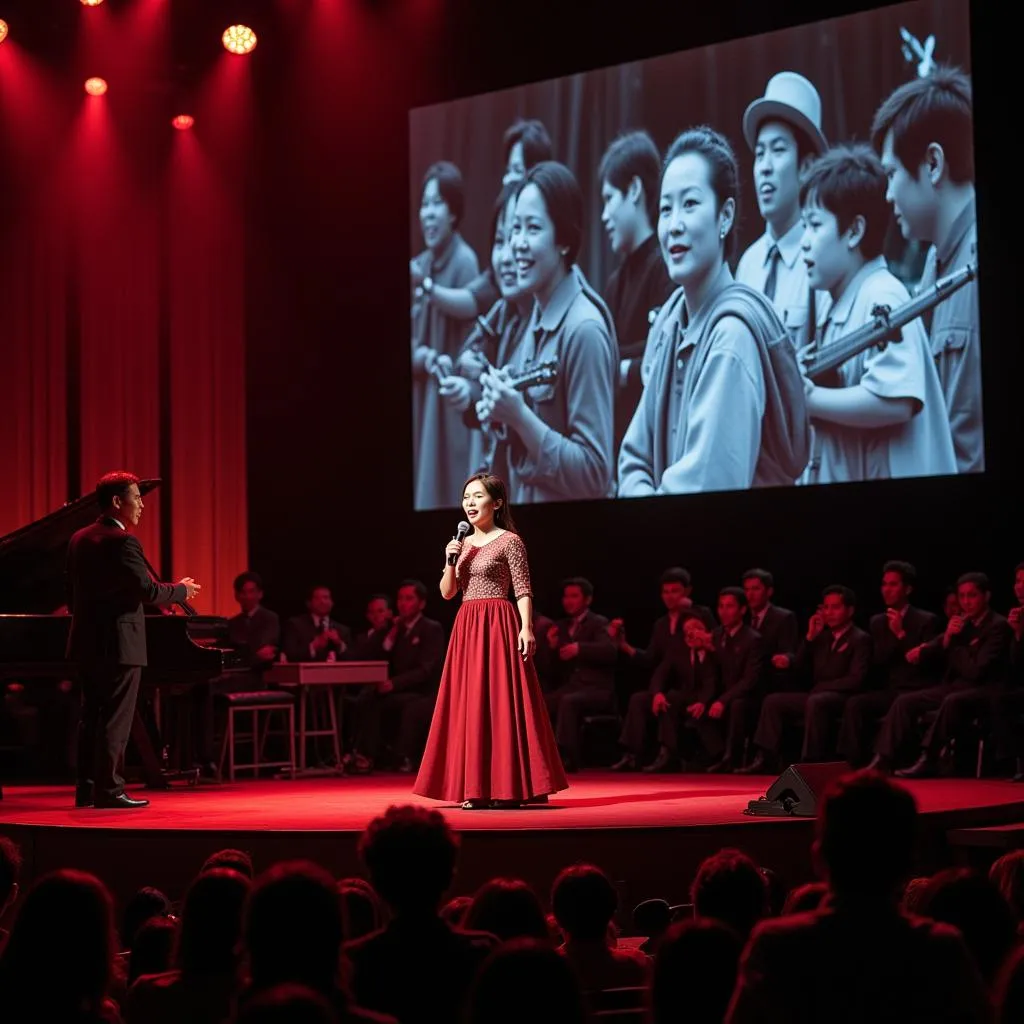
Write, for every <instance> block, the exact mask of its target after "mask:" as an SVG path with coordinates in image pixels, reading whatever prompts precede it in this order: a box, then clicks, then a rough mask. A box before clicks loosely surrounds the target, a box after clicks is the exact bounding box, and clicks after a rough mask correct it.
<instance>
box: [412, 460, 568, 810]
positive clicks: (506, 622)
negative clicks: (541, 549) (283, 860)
mask: <svg viewBox="0 0 1024 1024" xmlns="http://www.w3.org/2000/svg"><path fill="white" fill-rule="evenodd" d="M462 509H463V511H464V512H465V514H466V519H467V520H468V521H469V522H470V523H472V524H473V533H472V535H471V536H470V537H468V538H467V539H466V540H465V541H460V540H453V541H451V542H450V543H449V544H448V546H447V547H446V548H445V556H446V564H445V566H444V569H443V570H442V573H441V583H440V588H441V596H442V597H443V598H444V599H445V600H446V601H450V600H451V599H452V598H453V597H455V596H456V595H457V594H461V595H462V604H461V605H460V607H459V611H458V614H457V615H456V617H455V625H454V626H453V627H452V636H451V640H450V641H449V644H448V655H447V657H446V658H445V662H444V670H443V672H442V673H441V687H440V690H439V691H438V695H437V704H436V705H435V707H434V718H433V721H432V723H431V726H430V738H429V739H428V740H427V746H426V749H425V751H424V753H423V759H422V761H421V762H420V770H419V774H418V775H417V776H416V784H415V786H414V787H413V792H414V793H418V794H419V795H420V796H427V797H432V798H433V799H435V800H452V801H457V802H460V803H462V805H463V807H465V808H466V809H467V810H468V809H471V808H478V807H490V806H499V807H516V806H519V805H520V804H521V803H525V802H533V801H537V800H542V799H544V798H546V797H547V795H548V794H549V793H557V792H558V791H559V790H562V789H565V788H567V786H568V783H567V782H566V779H565V770H564V769H563V767H562V760H561V757H560V756H559V753H558V745H557V743H556V742H555V735H554V732H553V731H552V729H551V721H550V719H549V718H548V712H547V708H546V706H545V703H544V694H543V693H542V691H541V688H540V683H539V682H538V680H537V671H536V668H535V667H534V663H533V658H534V655H535V654H536V650H537V641H536V637H535V636H534V632H533V593H532V588H531V586H530V567H529V564H528V563H527V559H526V547H525V545H524V544H523V541H522V538H521V537H520V536H519V534H518V533H517V532H516V528H515V524H514V523H513V522H512V510H511V508H510V507H509V502H508V495H507V493H506V489H505V484H504V483H503V481H502V480H500V479H499V478H498V477H496V476H489V475H486V474H484V475H476V476H473V477H471V478H470V479H469V480H467V481H466V485H465V487H464V488H463V491H462ZM510 589H511V590H512V592H513V595H514V597H515V601H516V605H517V606H518V611H519V614H518V617H517V615H516V608H514V607H513V605H512V603H511V602H510V601H509V599H508V595H509V590H510Z"/></svg>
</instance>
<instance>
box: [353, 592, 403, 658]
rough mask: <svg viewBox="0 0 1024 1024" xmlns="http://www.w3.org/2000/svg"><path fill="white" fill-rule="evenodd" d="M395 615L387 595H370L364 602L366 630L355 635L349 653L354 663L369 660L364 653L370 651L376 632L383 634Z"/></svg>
mask: <svg viewBox="0 0 1024 1024" xmlns="http://www.w3.org/2000/svg"><path fill="white" fill-rule="evenodd" d="M394 619H395V613H394V611H393V610H392V608H391V598H390V597H388V595H387V594H372V595H371V596H370V599H369V600H368V601H367V602H366V623H367V628H366V629H364V630H363V631H362V632H361V633H357V634H356V638H355V641H354V643H353V644H352V647H351V648H350V649H349V652H348V653H350V654H351V655H352V658H353V660H355V661H366V660H369V659H368V658H367V657H366V652H367V651H368V650H369V649H370V644H371V642H372V640H373V637H374V636H375V635H376V634H377V632H378V631H380V630H383V631H384V632H385V633H387V631H388V630H389V629H390V628H391V626H392V623H393V622H394Z"/></svg>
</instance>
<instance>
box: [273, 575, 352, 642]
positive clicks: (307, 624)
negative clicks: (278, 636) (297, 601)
mask: <svg viewBox="0 0 1024 1024" xmlns="http://www.w3.org/2000/svg"><path fill="white" fill-rule="evenodd" d="M333 608H334V598H333V597H332V595H331V588H330V587H323V586H319V585H318V586H315V587H311V588H310V590H309V595H308V596H307V598H306V614H305V615H296V616H295V617H294V618H292V619H289V620H288V623H287V625H286V626H285V628H284V656H285V657H286V658H287V659H288V660H289V661H339V660H341V658H342V656H343V655H345V654H346V653H348V651H349V649H350V647H351V645H352V634H351V632H350V630H349V628H348V626H343V625H342V624H341V623H340V622H337V621H336V620H335V619H332V618H331V611H332V609H333Z"/></svg>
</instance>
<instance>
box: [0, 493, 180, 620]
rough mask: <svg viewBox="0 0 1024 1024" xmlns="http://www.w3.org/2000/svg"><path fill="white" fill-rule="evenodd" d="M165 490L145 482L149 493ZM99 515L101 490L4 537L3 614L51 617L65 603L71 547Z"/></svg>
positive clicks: (0, 570) (0, 559) (0, 558)
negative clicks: (97, 494) (67, 564)
mask: <svg viewBox="0 0 1024 1024" xmlns="http://www.w3.org/2000/svg"><path fill="white" fill-rule="evenodd" d="M159 486H160V480H159V479H153V480H140V481H139V490H140V491H141V492H142V494H143V495H146V494H149V492H150V491H152V490H155V489H156V488H157V487H159ZM98 516H99V509H98V508H97V507H96V492H95V491H91V492H90V493H89V494H86V495H84V496H83V497H81V498H78V499H77V500H75V501H69V502H68V503H67V504H66V505H63V506H62V507H61V508H59V509H57V511H56V512H51V513H50V514H49V515H47V516H43V518H42V519H37V520H36V521H35V522H34V523H29V524H28V525H27V526H22V527H20V528H19V529H17V530H15V531H14V532H13V533H9V534H7V535H6V536H5V537H0V615H3V614H16V613H19V612H20V613H22V614H35V615H49V614H50V613H51V612H54V611H56V610H57V609H58V608H60V607H61V606H62V605H63V604H64V603H65V601H66V599H67V597H66V584H65V581H64V569H65V562H66V561H67V553H68V543H69V542H70V540H71V536H72V534H74V533H75V531H76V530H80V529H82V527H83V526H88V525H89V524H90V523H92V522H94V521H95V520H96V518H97V517H98Z"/></svg>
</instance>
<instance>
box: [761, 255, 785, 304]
mask: <svg viewBox="0 0 1024 1024" xmlns="http://www.w3.org/2000/svg"><path fill="white" fill-rule="evenodd" d="M781 259H782V253H780V252H779V247H778V246H777V245H773V246H772V247H771V248H770V249H769V250H768V263H769V266H768V277H767V278H766V279H765V282H764V294H765V298H767V299H770V300H771V301H772V302H774V301H775V285H776V283H777V282H778V279H779V260H781Z"/></svg>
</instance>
